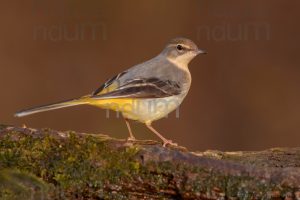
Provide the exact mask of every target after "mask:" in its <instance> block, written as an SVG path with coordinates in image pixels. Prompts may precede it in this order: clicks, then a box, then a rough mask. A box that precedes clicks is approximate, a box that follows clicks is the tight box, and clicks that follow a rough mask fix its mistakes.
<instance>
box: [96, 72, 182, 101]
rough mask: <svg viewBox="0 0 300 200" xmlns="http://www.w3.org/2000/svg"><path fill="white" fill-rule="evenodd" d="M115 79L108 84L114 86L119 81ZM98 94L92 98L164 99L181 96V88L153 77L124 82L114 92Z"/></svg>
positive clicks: (173, 83) (168, 81)
mask: <svg viewBox="0 0 300 200" xmlns="http://www.w3.org/2000/svg"><path fill="white" fill-rule="evenodd" d="M113 79H114V80H113V81H108V83H110V82H111V83H110V84H113V83H114V82H117V81H118V79H117V78H113ZM111 80H112V79H111ZM108 83H106V85H108ZM102 88H105V86H102ZM98 90H99V89H98ZM102 90H103V89H102ZM96 92H97V90H96V91H95V92H94V94H93V95H92V96H91V98H95V99H108V98H162V97H168V96H173V95H178V94H180V93H181V87H180V85H179V84H178V83H176V82H174V81H171V80H161V79H159V78H154V77H151V78H137V79H132V80H127V81H124V82H123V83H122V84H120V85H118V87H116V88H115V89H114V90H113V91H110V92H107V93H104V94H100V93H101V92H100V93H99V92H97V93H96Z"/></svg>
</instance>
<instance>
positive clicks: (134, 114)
mask: <svg viewBox="0 0 300 200" xmlns="http://www.w3.org/2000/svg"><path fill="white" fill-rule="evenodd" d="M182 100H183V97H182V96H175V97H174V96H173V97H165V98H153V99H126V98H122V99H102V100H96V99H90V101H89V104H90V105H93V106H97V107H100V108H103V109H110V110H114V111H116V112H121V113H122V115H123V116H124V117H126V118H128V119H132V120H137V121H140V122H142V123H151V122H152V121H155V120H158V119H160V118H163V117H165V116H166V115H168V114H169V113H170V112H172V111H173V110H175V109H176V108H177V107H178V106H179V105H180V103H181V102H182Z"/></svg>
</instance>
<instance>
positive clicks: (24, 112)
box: [15, 99, 87, 117]
mask: <svg viewBox="0 0 300 200" xmlns="http://www.w3.org/2000/svg"><path fill="white" fill-rule="evenodd" d="M86 103H87V102H86V101H83V100H82V99H72V100H67V101H63V102H59V103H54V104H48V105H44V106H39V107H34V108H30V109H26V110H21V111H19V112H17V113H16V114H15V117H24V116H27V115H31V114H35V113H40V112H45V111H49V110H56V109H60V108H66V107H71V106H77V105H83V104H86Z"/></svg>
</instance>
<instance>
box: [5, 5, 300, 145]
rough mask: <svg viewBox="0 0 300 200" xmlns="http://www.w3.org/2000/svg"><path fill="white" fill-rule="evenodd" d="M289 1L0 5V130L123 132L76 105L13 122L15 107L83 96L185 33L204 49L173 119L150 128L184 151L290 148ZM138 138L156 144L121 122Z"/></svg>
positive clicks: (294, 91) (293, 53) (295, 136)
mask: <svg viewBox="0 0 300 200" xmlns="http://www.w3.org/2000/svg"><path fill="white" fill-rule="evenodd" d="M299 6H300V1H297V0H290V1H283V0H280V1H279V0H264V1H261V0H252V1H239V0H229V1H217V0H209V1H208V0H206V1H204V0H203V1H200V0H187V1H173V0H155V1H153V0H152V1H146V0H144V1H141V0H135V1H133V0H131V1H110V0H107V1H99V0H97V1H96V0H94V1H79V0H72V1H71V0H70V1H62V0H31V1H6V3H5V4H4V3H3V4H2V5H1V8H0V11H1V12H0V13H1V18H0V22H1V29H0V30H1V31H0V36H1V37H0V72H1V79H0V91H1V107H0V109H1V115H0V122H1V123H3V124H15V125H22V124H26V125H27V126H30V127H37V128H42V127H50V128H53V129H58V130H76V131H81V132H93V133H104V134H109V135H111V136H113V137H118V138H125V137H127V135H128V133H127V129H126V126H125V123H124V121H123V120H122V119H117V118H116V117H115V115H112V114H113V113H111V117H110V118H109V119H106V112H105V111H104V110H98V109H97V108H94V107H88V106H81V107H80V106H79V107H74V108H69V109H61V110H57V111H51V112H46V113H41V114H38V115H32V116H29V117H25V118H20V119H17V118H14V117H13V113H14V112H16V111H18V110H20V109H23V108H27V107H31V106H36V105H40V104H45V103H51V102H56V101H60V100H64V99H69V98H73V97H78V96H81V95H85V94H88V93H90V92H92V91H93V90H95V89H96V88H97V87H99V86H100V85H101V84H102V83H103V82H104V81H105V80H106V79H107V78H110V77H112V76H113V75H115V74H116V73H118V72H120V71H122V70H124V69H127V68H128V67H130V66H132V65H134V64H137V63H139V62H142V61H145V60H146V59H149V58H151V57H153V56H155V55H156V54H158V53H159V52H160V51H161V50H162V49H163V47H164V45H165V44H166V42H168V41H169V40H170V39H172V38H174V37H177V36H185V37H188V38H190V39H192V40H194V41H195V42H196V43H197V44H198V46H199V47H200V48H202V49H206V50H207V51H208V52H209V54H208V55H206V56H199V57H197V58H196V59H195V60H193V61H192V63H191V64H190V70H191V72H192V76H193V84H192V88H191V90H190V93H189V95H188V96H187V98H186V100H185V101H184V103H183V104H182V106H181V110H180V118H179V119H176V118H175V114H174V113H173V114H172V115H170V117H169V118H168V119H164V120H160V121H158V122H156V123H154V127H156V128H157V129H158V130H159V131H160V132H162V133H163V134H164V135H165V136H166V137H167V138H170V139H172V140H173V141H175V142H178V143H179V144H180V145H183V146H187V147H189V148H190V149H192V150H205V149H219V150H259V149H265V148H270V147H277V146H286V147H292V146H299V141H300V93H299V87H300V78H299V75H300V66H299V65H300V56H299V55H298V54H299V44H300V43H299V42H300V37H299V35H300V27H299V19H300V12H299V8H300V7H299ZM133 129H134V132H135V134H136V135H137V137H138V138H140V139H157V138H156V137H155V136H154V135H153V134H152V133H150V132H149V131H148V130H147V129H146V128H145V127H144V126H142V125H141V124H138V123H134V124H133Z"/></svg>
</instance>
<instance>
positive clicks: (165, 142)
mask: <svg viewBox="0 0 300 200" xmlns="http://www.w3.org/2000/svg"><path fill="white" fill-rule="evenodd" d="M146 126H147V127H148V128H149V129H150V130H151V131H152V132H153V133H155V135H157V136H158V137H159V138H160V139H161V140H162V141H163V147H166V145H167V144H170V145H173V146H177V144H176V143H173V142H172V141H171V140H168V139H166V138H165V137H164V136H162V135H161V134H160V133H159V132H157V131H156V130H155V129H154V128H153V127H152V126H151V124H146Z"/></svg>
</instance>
